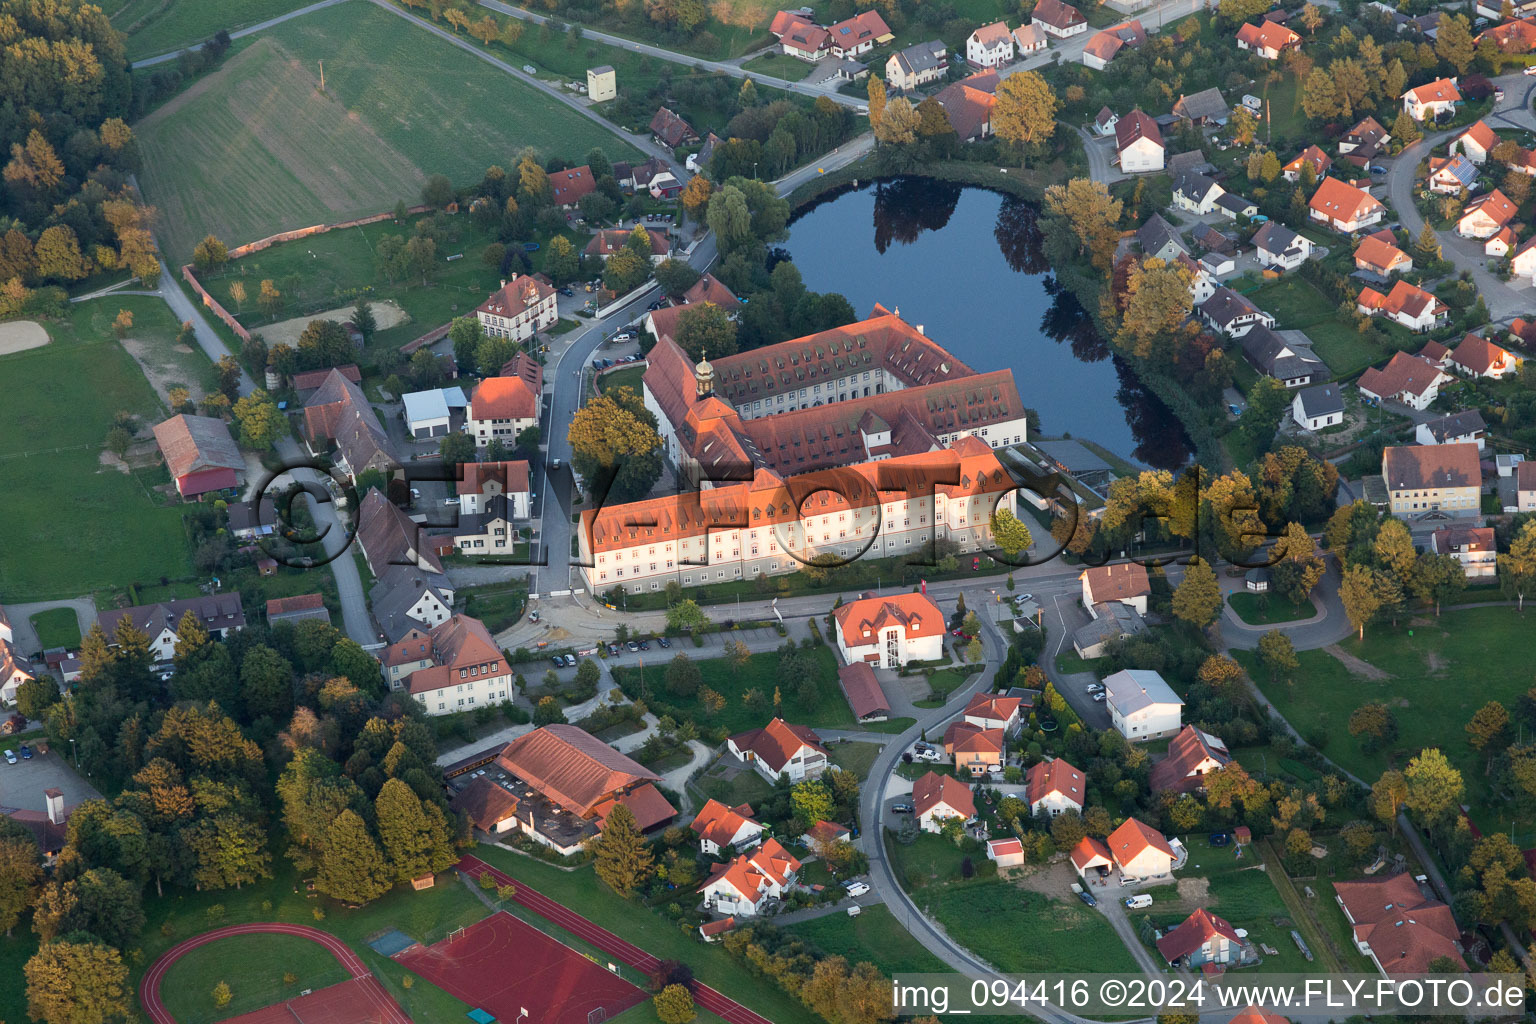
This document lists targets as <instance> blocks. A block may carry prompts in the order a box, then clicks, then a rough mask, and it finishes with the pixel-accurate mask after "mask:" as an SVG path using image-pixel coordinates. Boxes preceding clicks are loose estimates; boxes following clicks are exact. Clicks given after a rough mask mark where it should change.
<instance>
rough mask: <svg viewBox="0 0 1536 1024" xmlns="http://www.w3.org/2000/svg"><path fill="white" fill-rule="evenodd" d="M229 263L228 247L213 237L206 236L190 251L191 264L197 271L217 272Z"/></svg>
mask: <svg viewBox="0 0 1536 1024" xmlns="http://www.w3.org/2000/svg"><path fill="white" fill-rule="evenodd" d="M228 262H229V246H227V245H225V244H224V243H223V242H221V241H219V239H218V237H217V236H215V235H208V236H206V237H205V238H204V239H203V240H202V241H201V242H198V243H197V247H196V248H195V249H193V250H192V264H193V265H194V266H195V267H197V269H198V270H203V271H208V270H217V269H219V268H220V267H222V266H223V265H224V264H226V263H228Z"/></svg>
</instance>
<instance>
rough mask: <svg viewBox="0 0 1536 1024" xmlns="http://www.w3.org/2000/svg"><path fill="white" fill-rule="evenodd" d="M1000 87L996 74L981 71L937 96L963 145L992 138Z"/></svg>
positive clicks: (939, 92)
mask: <svg viewBox="0 0 1536 1024" xmlns="http://www.w3.org/2000/svg"><path fill="white" fill-rule="evenodd" d="M997 83H998V76H997V72H996V71H978V72H977V73H976V74H974V75H970V76H969V77H966V78H962V79H961V80H960V81H958V82H951V83H950V84H949V85H946V86H945V87H944V88H943V89H940V90H939V91H938V92H937V93H935V94H934V97H933V99H934V102H935V103H937V104H938V105H939V106H940V107H942V108H944V116H946V117H948V118H949V126H950V127H951V128H953V129H954V130H955V135H956V136H958V137H959V139H960V141H961V142H973V141H975V140H977V139H985V138H988V137H989V136H990V135H991V134H992V108H993V107H994V106H996V105H997Z"/></svg>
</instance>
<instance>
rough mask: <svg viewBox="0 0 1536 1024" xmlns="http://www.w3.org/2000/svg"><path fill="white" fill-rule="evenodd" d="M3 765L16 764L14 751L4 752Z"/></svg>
mask: <svg viewBox="0 0 1536 1024" xmlns="http://www.w3.org/2000/svg"><path fill="white" fill-rule="evenodd" d="M5 763H6V764H15V763H16V751H14V750H7V751H6V752H5Z"/></svg>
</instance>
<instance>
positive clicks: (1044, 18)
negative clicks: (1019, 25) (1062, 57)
mask: <svg viewBox="0 0 1536 1024" xmlns="http://www.w3.org/2000/svg"><path fill="white" fill-rule="evenodd" d="M1029 22H1030V24H1031V25H1039V26H1040V27H1041V28H1043V29H1044V30H1045V31H1046V32H1047V33H1049V34H1050V35H1053V36H1055V37H1056V38H1057V39H1068V38H1071V37H1072V36H1076V35H1082V34H1083V33H1084V32H1087V31H1088V19H1087V18H1084V17H1083V15H1082V12H1081V11H1079V10H1078V9H1077V8H1076V7H1073V6H1072V5H1071V4H1065V3H1062V2H1061V0H1040V2H1039V3H1037V4H1035V9H1034V10H1033V11H1032V12H1030V15H1029Z"/></svg>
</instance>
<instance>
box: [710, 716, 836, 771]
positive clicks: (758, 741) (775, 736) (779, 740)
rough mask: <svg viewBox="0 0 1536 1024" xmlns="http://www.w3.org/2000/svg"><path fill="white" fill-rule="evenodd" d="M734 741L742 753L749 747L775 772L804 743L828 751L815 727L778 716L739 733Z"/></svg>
mask: <svg viewBox="0 0 1536 1024" xmlns="http://www.w3.org/2000/svg"><path fill="white" fill-rule="evenodd" d="M731 742H732V743H734V744H735V745H736V749H737V750H740V751H742V752H743V753H745V752H747V751H750V752H751V753H752V754H753V755H754V756H756V758H757V759H758V760H759V761H761V762H763V764H765V765H767V766H768V768H769V770H770V771H771V772H773V773H774V774H775V775H777V774H778V773H779V772H782V771H783V770H784V766H785V765H786V764H788V763H789V759H790V758H792V757H794V756H795V751H797V750H799V749H800V748H801V747H810V748H811V749H812V750H819V751H821V752H822V753H823V754H825V753H826V752H827V748H826V747H824V746H822V745H821V737H819V736H817V735H816V733H815V731H814V730H813V729H811V728H810V727H809V726H805V725H790V724H789V723H788V722H786V721H784V719H782V718H775V719H774V720H773V721H771V722H769V723H768V724H767V725H765V726H763V727H762V728H761V729H752V730H749V731H747V732H743V733H737V734H736V735H735V736H732V737H731Z"/></svg>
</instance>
